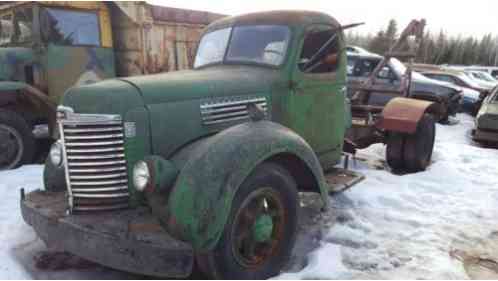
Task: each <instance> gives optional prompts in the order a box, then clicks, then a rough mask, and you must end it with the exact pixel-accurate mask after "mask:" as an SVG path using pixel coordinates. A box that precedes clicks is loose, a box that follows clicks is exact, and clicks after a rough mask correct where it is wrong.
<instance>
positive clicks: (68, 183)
mask: <svg viewBox="0 0 498 281" xmlns="http://www.w3.org/2000/svg"><path fill="white" fill-rule="evenodd" d="M66 110H67V109H66ZM68 111H69V110H67V111H66V112H68ZM71 111H72V109H71ZM73 112H74V111H73ZM57 123H58V125H59V134H60V141H61V144H62V157H63V161H62V165H64V174H65V176H66V189H67V197H68V202H69V213H71V212H72V210H73V192H72V190H71V181H70V180H69V167H68V163H69V162H68V161H67V151H66V143H65V140H64V126H63V125H62V122H60V121H59V122H57Z"/></svg>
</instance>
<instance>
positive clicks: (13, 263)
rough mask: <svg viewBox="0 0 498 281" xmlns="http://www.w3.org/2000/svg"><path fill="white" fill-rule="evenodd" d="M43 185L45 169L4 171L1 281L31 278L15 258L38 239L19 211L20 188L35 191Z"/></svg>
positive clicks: (0, 203) (1, 175)
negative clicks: (20, 250)
mask: <svg viewBox="0 0 498 281" xmlns="http://www.w3.org/2000/svg"><path fill="white" fill-rule="evenodd" d="M41 185H42V169H41V166H25V167H23V168H21V169H18V170H14V171H7V172H0V191H1V194H2V197H1V198H0V260H1V261H2V262H1V263H0V279H30V278H31V277H30V275H29V274H28V272H27V271H26V270H25V268H24V266H23V265H22V264H20V263H19V262H17V260H15V259H14V258H13V251H14V250H15V249H16V248H21V247H23V246H25V245H26V244H29V243H30V242H32V241H34V240H36V235H35V233H34V231H33V230H32V229H31V228H30V227H29V226H28V225H26V224H25V223H24V221H23V219H22V217H21V212H20V208H19V200H20V191H19V190H20V188H21V187H23V188H25V190H26V191H30V190H35V189H37V188H40V187H41Z"/></svg>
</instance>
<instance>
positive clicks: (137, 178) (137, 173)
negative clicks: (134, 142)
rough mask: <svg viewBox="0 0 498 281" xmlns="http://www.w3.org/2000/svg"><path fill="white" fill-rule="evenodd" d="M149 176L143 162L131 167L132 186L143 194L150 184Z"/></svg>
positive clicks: (147, 167) (145, 164) (147, 168)
mask: <svg viewBox="0 0 498 281" xmlns="http://www.w3.org/2000/svg"><path fill="white" fill-rule="evenodd" d="M150 181H151V175H150V169H149V165H147V162H145V161H138V162H137V163H136V164H135V166H134V167H133V185H134V186H135V189H136V190H138V191H140V192H143V191H144V190H145V189H146V188H147V186H148V185H149V184H150Z"/></svg>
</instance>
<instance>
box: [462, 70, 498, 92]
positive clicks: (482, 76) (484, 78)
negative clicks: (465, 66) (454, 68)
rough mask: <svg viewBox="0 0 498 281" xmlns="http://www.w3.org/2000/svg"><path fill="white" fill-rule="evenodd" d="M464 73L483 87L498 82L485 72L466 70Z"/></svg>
mask: <svg viewBox="0 0 498 281" xmlns="http://www.w3.org/2000/svg"><path fill="white" fill-rule="evenodd" d="M464 73H465V74H466V75H467V76H468V77H470V78H471V79H472V80H474V81H475V82H476V83H477V84H479V85H481V86H483V87H485V88H494V87H495V86H496V85H497V84H498V81H497V80H496V79H495V78H494V77H493V76H491V75H489V74H488V73H486V72H482V71H474V70H466V71H464Z"/></svg>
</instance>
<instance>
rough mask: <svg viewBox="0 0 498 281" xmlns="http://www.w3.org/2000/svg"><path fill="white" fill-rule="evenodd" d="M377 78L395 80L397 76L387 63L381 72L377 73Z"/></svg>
mask: <svg viewBox="0 0 498 281" xmlns="http://www.w3.org/2000/svg"><path fill="white" fill-rule="evenodd" d="M377 78H379V79H384V80H394V79H396V76H395V75H394V73H393V71H392V70H391V68H390V67H389V66H387V65H386V66H384V67H383V68H382V69H381V70H380V71H379V74H377Z"/></svg>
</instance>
